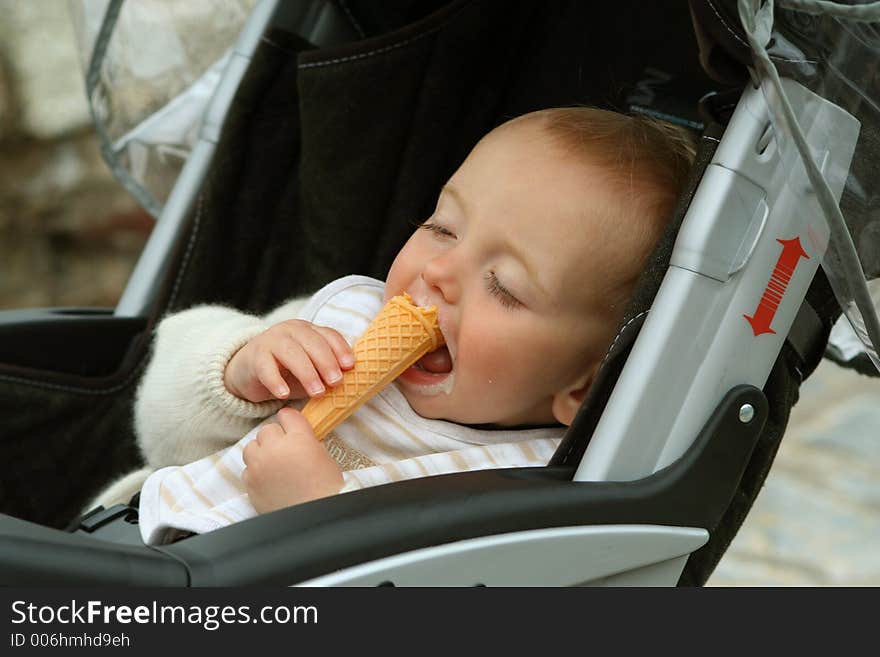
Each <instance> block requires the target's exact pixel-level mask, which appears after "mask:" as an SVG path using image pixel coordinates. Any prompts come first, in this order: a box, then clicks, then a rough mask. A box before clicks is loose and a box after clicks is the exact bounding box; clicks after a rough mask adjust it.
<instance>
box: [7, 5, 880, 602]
mask: <svg viewBox="0 0 880 657" xmlns="http://www.w3.org/2000/svg"><path fill="white" fill-rule="evenodd" d="M90 1H92V2H94V1H98V2H100V0H90ZM0 17H2V19H0V309H11V308H22V307H40V306H104V307H111V306H114V305H115V303H116V301H117V299H118V298H119V296H120V294H121V292H122V289H123V288H124V286H125V282H126V280H127V278H128V275H129V273H130V272H131V270H132V268H133V266H134V263H135V261H136V259H137V257H138V255H139V253H140V251H141V249H142V248H143V245H144V243H145V241H146V239H147V237H148V236H149V233H150V230H151V229H152V226H153V219H152V217H151V216H150V215H149V214H148V213H147V212H146V211H145V210H143V209H142V208H141V207H140V206H139V205H138V203H137V202H136V201H135V200H134V199H133V198H132V196H131V195H130V194H129V193H128V192H127V191H125V189H124V188H123V187H122V185H121V184H119V183H118V182H117V181H116V180H115V179H114V178H113V176H112V174H111V172H110V170H109V169H108V167H107V166H106V164H105V163H104V161H103V160H102V158H101V155H100V148H99V144H98V139H97V137H96V134H95V130H94V126H93V123H92V120H91V117H90V114H89V109H88V105H87V103H86V97H85V87H84V82H83V79H84V76H83V72H82V65H81V61H80V55H79V53H78V51H77V48H76V42H75V38H74V30H73V23H72V20H71V14H70V12H69V11H68V4H67V3H66V2H64V1H63V0H41V1H39V2H34V1H25V0H20V1H19V0H0ZM709 585H714V586H744V585H750V586H772V585H790V586H803V585H842V586H861V585H866V586H871V585H874V586H876V585H880V379H869V378H866V377H863V376H860V375H858V374H856V373H854V372H852V371H848V370H844V369H841V368H839V367H837V366H836V365H834V364H833V363H830V362H824V363H823V364H822V365H821V366H820V367H819V368H818V370H817V371H816V372H815V373H814V375H813V376H812V377H811V378H810V379H809V380H808V381H807V382H805V384H804V385H803V387H802V389H801V400H800V402H799V403H798V404H797V405H796V406H795V408H794V410H793V412H792V416H791V423H790V425H789V429H788V432H787V433H786V436H785V438H784V439H783V442H782V447H781V448H780V451H779V454H778V456H777V458H776V461H775V464H774V466H773V469H772V470H771V472H770V475H769V476H768V478H767V481H766V484H765V486H764V488H763V490H762V491H761V493H760V495H759V496H758V499H757V501H756V503H755V506H754V507H753V509H752V512H751V514H750V515H749V517H748V518H747V519H746V522H745V524H744V525H743V527H742V529H741V530H740V532H739V534H738V535H737V537H736V539H735V540H734V542H733V544H732V545H731V547H730V549H729V550H728V552H727V553H726V555H725V556H724V558H723V559H722V561H721V563H720V565H719V566H718V568H717V569H716V571H715V573H714V574H713V576H712V577H711V579H710V581H709Z"/></svg>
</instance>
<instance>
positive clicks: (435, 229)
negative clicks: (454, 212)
mask: <svg viewBox="0 0 880 657" xmlns="http://www.w3.org/2000/svg"><path fill="white" fill-rule="evenodd" d="M419 228H420V229H422V230H427V231H430V232H432V233H434V234H435V235H437V236H442V237H455V233H453V232H452V231H451V230H449V229H448V228H444V227H443V226H441V225H440V224H435V223H434V222H432V221H431V220H430V219H429V220H428V221H426V222H424V223H422V224H419Z"/></svg>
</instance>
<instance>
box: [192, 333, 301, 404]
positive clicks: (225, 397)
mask: <svg viewBox="0 0 880 657" xmlns="http://www.w3.org/2000/svg"><path fill="white" fill-rule="evenodd" d="M265 328H266V327H265V326H262V325H260V326H250V327H247V328H243V329H242V330H240V331H239V332H238V333H236V334H234V335H231V336H229V340H228V341H225V342H224V343H223V344H222V345H220V346H219V348H218V349H216V350H215V351H214V352H213V353H212V354H210V355H209V357H208V358H207V360H206V362H205V369H204V371H203V376H202V381H204V382H205V390H206V392H207V395H206V397H207V400H208V402H209V403H211V404H212V405H214V406H215V407H216V408H218V409H219V410H220V411H221V412H223V413H226V414H228V415H232V416H235V417H245V418H264V417H267V416H269V415H272V414H273V413H275V412H276V411H278V410H279V409H280V408H281V407H282V406H284V404H285V401H284V400H274V399H272V400H268V401H263V402H256V403H255V402H250V401H248V400H246V399H242V398H241V397H237V396H235V395H233V394H232V393H231V392H229V389H228V388H227V387H226V383H225V381H224V375H225V373H226V366H227V365H228V364H229V361H230V360H231V359H232V357H233V356H234V355H235V353H236V352H237V351H238V350H239V349H241V348H242V347H243V346H244V345H246V344H247V343H248V342H250V341H251V340H252V339H253V338H255V337H256V336H257V335H259V334H260V333H262V332H263V331H264V330H265Z"/></svg>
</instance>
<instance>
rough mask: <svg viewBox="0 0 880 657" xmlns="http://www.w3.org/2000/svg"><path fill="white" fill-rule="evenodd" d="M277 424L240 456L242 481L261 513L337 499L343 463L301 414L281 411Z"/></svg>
mask: <svg viewBox="0 0 880 657" xmlns="http://www.w3.org/2000/svg"><path fill="white" fill-rule="evenodd" d="M278 422H279V423H278V424H276V423H274V422H273V423H268V424H265V425H264V426H263V427H261V428H260V431H259V432H258V433H257V437H256V438H255V439H254V440H252V441H251V442H249V443H248V444H247V445H246V446H245V448H244V452H243V453H242V458H243V460H244V463H245V466H246V468H245V470H244V472H243V473H242V476H241V480H242V483H244V487H245V490H247V493H248V497H249V498H250V502H251V504H252V505H253V507H254V508H255V509H256V510H257V511H258V512H259V513H267V512H269V511H275V510H276V509H281V508H284V507H287V506H292V505H294V504H301V503H302V502H308V501H310V500H315V499H318V498H320V497H327V496H328V495H333V494H334V493H338V492H339V491H340V490H341V489H342V487H343V483H344V481H343V477H342V469H341V468H340V467H339V464H337V463H336V461H334V460H333V459H332V458H331V457H330V455H329V454H328V453H327V450H326V449H325V448H324V446H323V445H322V444H321V443H320V442H319V441H318V439H317V438H315V433H314V431H312V427H311V426H310V425H309V423H308V422H307V421H306V419H305V418H304V417H303V416H302V414H301V413H299V412H298V411H295V410H293V409H292V408H282V409H281V410H280V411H279V412H278Z"/></svg>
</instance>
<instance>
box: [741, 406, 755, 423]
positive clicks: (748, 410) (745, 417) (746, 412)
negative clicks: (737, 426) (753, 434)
mask: <svg viewBox="0 0 880 657" xmlns="http://www.w3.org/2000/svg"><path fill="white" fill-rule="evenodd" d="M753 417H755V407H754V406H752V405H751V404H743V405H742V406H740V407H739V421H740V422H742V423H743V424H748V423H749V422H751V421H752V418H753Z"/></svg>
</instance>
